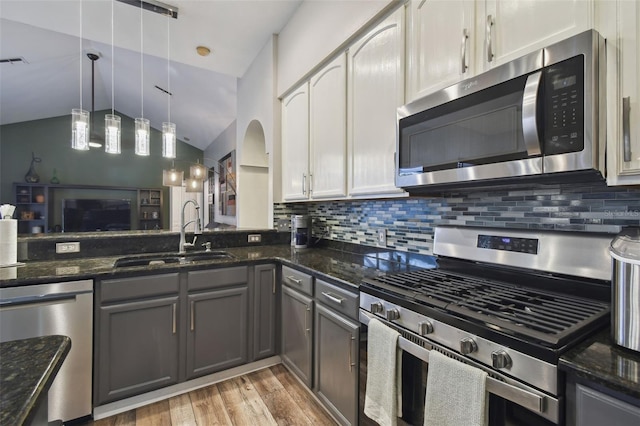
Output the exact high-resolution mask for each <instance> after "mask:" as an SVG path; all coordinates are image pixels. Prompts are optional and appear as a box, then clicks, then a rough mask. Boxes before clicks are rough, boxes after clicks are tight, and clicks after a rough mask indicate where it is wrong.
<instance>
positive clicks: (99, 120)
mask: <svg viewBox="0 0 640 426" xmlns="http://www.w3.org/2000/svg"><path fill="white" fill-rule="evenodd" d="M110 112H111V110H105V111H96V112H95V118H94V120H95V123H96V126H95V127H96V129H95V133H96V134H104V114H108V113H110ZM116 113H117V112H116ZM117 114H118V115H120V116H121V117H122V148H121V150H122V153H121V154H120V155H115V154H107V153H105V152H104V148H92V149H91V150H90V151H76V150H74V149H72V148H71V143H70V140H71V115H70V114H69V115H66V116H62V117H53V118H47V119H42V120H35V121H29V122H23V123H15V124H6V125H4V126H0V204H4V203H11V204H13V203H15V200H14V195H13V188H12V184H13V182H24V176H25V174H26V173H27V171H28V170H29V166H30V164H31V152H33V153H35V156H36V157H39V158H41V159H42V162H40V163H37V164H36V166H35V169H36V172H37V173H38V175H39V176H40V183H49V181H50V180H51V178H52V177H53V170H54V169H55V170H56V175H57V177H58V179H59V180H60V183H61V184H62V185H92V186H116V187H137V188H162V170H163V169H169V168H171V164H172V163H171V160H169V159H166V158H163V157H162V143H161V136H162V134H161V132H160V131H158V130H155V129H151V155H150V156H148V157H141V156H137V155H135V152H134V120H133V119H132V118H130V117H126V116H124V115H122V114H119V113H117ZM197 159H198V160H200V162H201V163H203V152H202V150H200V149H198V148H195V147H193V146H191V145H188V144H186V143H184V142H181V141H178V146H177V158H176V160H175V166H176V168H178V169H182V170H185V171H186V173H185V175H188V167H189V163H195V162H196V160H197ZM164 189H165V190H164V194H163V200H164V206H165V209H164V210H165V212H164V214H163V217H164V221H163V222H164V223H165V228H166V227H168V219H169V214H168V211H169V210H168V201H169V191H168V188H164ZM85 193H86V191H85ZM101 194H102V191H97V192H96V193H95V194H91V193H87V194H86V196H85V197H84V198H91V197H96V198H98V197H100V196H101ZM102 198H108V197H104V196H103V197H102ZM52 214H54V215H55V212H52Z"/></svg>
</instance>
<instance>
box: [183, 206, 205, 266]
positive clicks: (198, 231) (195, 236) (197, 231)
mask: <svg viewBox="0 0 640 426" xmlns="http://www.w3.org/2000/svg"><path fill="white" fill-rule="evenodd" d="M189 203H192V204H193V205H194V206H195V208H196V216H197V218H196V220H190V221H189V222H187V223H184V209H185V208H186V207H187V204H189ZM193 222H195V223H196V229H195V231H193V241H192V242H190V243H187V242H186V241H185V238H184V228H186V227H187V226H188V225H189V224H190V223H193ZM198 235H202V225H201V224H200V206H199V205H198V203H197V202H196V201H195V200H187V201H185V202H184V204H183V205H182V213H181V214H180V246H179V248H178V253H179V254H184V253H186V252H187V251H186V249H187V248H192V247H195V244H196V240H197V239H198Z"/></svg>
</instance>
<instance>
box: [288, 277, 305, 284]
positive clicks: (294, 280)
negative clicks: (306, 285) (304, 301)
mask: <svg viewBox="0 0 640 426" xmlns="http://www.w3.org/2000/svg"><path fill="white" fill-rule="evenodd" d="M287 280H289V281H291V282H292V283H294V284H298V285H300V284H302V280H298V279H296V278H295V277H294V276H293V275H289V276H288V277H287Z"/></svg>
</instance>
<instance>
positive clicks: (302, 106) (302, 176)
mask: <svg viewBox="0 0 640 426" xmlns="http://www.w3.org/2000/svg"><path fill="white" fill-rule="evenodd" d="M308 174H309V83H304V84H303V85H301V86H300V87H299V88H297V89H296V90H294V91H293V93H291V94H290V95H289V96H287V97H286V98H284V99H283V100H282V197H283V198H284V199H285V200H286V201H294V200H305V199H307V198H308V192H307V189H308V185H309V176H308Z"/></svg>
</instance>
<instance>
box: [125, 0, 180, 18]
mask: <svg viewBox="0 0 640 426" xmlns="http://www.w3.org/2000/svg"><path fill="white" fill-rule="evenodd" d="M118 1H119V2H121V3H126V4H130V5H131V6H135V7H137V8H140V7H142V8H143V9H144V10H149V11H151V12H155V13H159V14H161V15H166V16H170V17H172V18H175V19H178V8H177V7H175V6H171V5H169V4H166V3H162V2H159V1H156V0H118Z"/></svg>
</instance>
